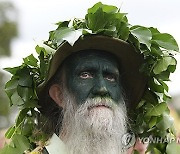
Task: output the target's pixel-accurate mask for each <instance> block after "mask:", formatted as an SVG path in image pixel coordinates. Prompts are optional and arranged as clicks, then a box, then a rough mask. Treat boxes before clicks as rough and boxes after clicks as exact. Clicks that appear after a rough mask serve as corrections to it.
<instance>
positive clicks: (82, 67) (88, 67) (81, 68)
mask: <svg viewBox="0 0 180 154" xmlns="http://www.w3.org/2000/svg"><path fill="white" fill-rule="evenodd" d="M95 70H97V68H96V67H95V66H93V65H89V64H88V65H80V66H77V67H76V68H75V71H95Z"/></svg>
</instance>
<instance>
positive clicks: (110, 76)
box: [104, 74, 116, 82]
mask: <svg viewBox="0 0 180 154" xmlns="http://www.w3.org/2000/svg"><path fill="white" fill-rule="evenodd" d="M104 78H105V79H106V80H108V81H110V82H115V81H116V77H115V76H114V75H112V74H108V75H106V76H105V77H104Z"/></svg>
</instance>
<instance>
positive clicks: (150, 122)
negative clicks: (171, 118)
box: [149, 117, 157, 128]
mask: <svg viewBox="0 0 180 154" xmlns="http://www.w3.org/2000/svg"><path fill="white" fill-rule="evenodd" d="M156 122H157V117H151V120H150V121H149V128H152V127H153V126H155V125H156Z"/></svg>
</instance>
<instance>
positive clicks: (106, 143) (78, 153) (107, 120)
mask: <svg viewBox="0 0 180 154" xmlns="http://www.w3.org/2000/svg"><path fill="white" fill-rule="evenodd" d="M65 98H66V99H64V101H66V102H64V103H65V104H66V105H65V110H64V119H63V122H62V129H61V131H60V138H61V139H62V140H63V141H64V143H65V144H66V146H67V149H68V151H69V154H122V153H125V151H124V149H123V144H122V136H123V135H124V134H125V133H127V126H126V108H125V105H124V102H119V105H116V104H115V102H113V101H112V100H111V99H109V98H103V99H102V98H93V99H88V100H86V102H85V103H83V104H82V105H80V106H79V107H75V105H74V104H76V103H75V101H73V98H72V97H71V96H70V95H69V94H67V96H65ZM96 105H104V106H108V107H109V108H107V107H102V106H101V107H92V106H96Z"/></svg>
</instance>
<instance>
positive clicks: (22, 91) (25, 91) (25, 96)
mask: <svg viewBox="0 0 180 154" xmlns="http://www.w3.org/2000/svg"><path fill="white" fill-rule="evenodd" d="M17 93H18V95H19V96H20V97H21V98H22V100H23V101H24V102H27V101H29V100H30V99H31V98H32V97H33V95H34V93H33V89H32V88H28V87H22V86H17Z"/></svg>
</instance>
